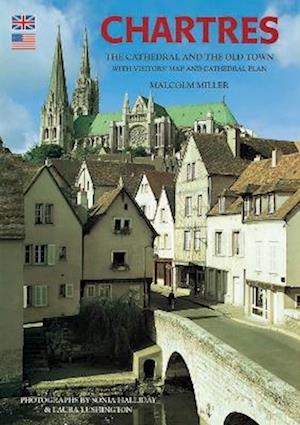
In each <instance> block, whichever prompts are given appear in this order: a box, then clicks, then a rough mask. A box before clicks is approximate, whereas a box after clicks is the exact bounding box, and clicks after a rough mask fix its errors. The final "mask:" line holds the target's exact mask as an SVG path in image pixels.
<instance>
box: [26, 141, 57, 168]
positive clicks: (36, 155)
mask: <svg viewBox="0 0 300 425" xmlns="http://www.w3.org/2000/svg"><path fill="white" fill-rule="evenodd" d="M63 153H64V150H63V148H62V147H61V146H59V145H54V144H49V145H46V144H45V145H40V146H38V145H35V146H33V147H32V148H30V149H29V151H27V152H26V153H25V154H24V159H25V161H28V162H31V163H33V164H36V165H43V164H44V163H45V160H46V158H60V157H61V156H62V155H63Z"/></svg>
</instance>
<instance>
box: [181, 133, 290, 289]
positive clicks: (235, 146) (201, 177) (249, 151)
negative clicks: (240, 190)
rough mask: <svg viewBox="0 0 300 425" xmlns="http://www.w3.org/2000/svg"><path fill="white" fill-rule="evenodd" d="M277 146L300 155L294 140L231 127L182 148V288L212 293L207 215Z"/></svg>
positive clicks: (197, 137)
mask: <svg viewBox="0 0 300 425" xmlns="http://www.w3.org/2000/svg"><path fill="white" fill-rule="evenodd" d="M274 147H276V148H277V149H280V151H281V152H283V153H284V154H292V153H295V152H298V149H297V147H296V144H295V143H292V142H287V141H277V140H267V139H258V138H253V137H249V136H248V135H245V136H244V137H241V134H240V130H239V129H238V128H237V127H235V126H227V127H226V134H197V133H193V134H192V135H191V136H190V139H189V140H188V143H187V145H186V146H185V147H184V149H183V150H182V159H181V167H180V169H179V171H178V173H177V176H176V192H175V193H176V194H175V201H176V219H175V265H176V283H177V285H179V286H187V287H189V288H193V289H194V292H195V294H196V293H198V292H199V291H201V292H203V293H204V294H205V293H207V291H205V266H206V251H207V222H206V220H207V213H208V211H209V210H210V209H211V208H212V207H213V206H214V205H215V203H216V202H217V200H218V196H219V194H220V193H221V192H222V191H223V190H224V189H227V188H229V187H230V186H231V185H232V184H233V183H234V181H235V180H237V178H238V177H239V175H240V174H241V173H242V171H243V170H244V169H245V168H246V166H247V164H248V163H249V162H248V161H249V160H253V159H254V158H268V157H270V156H271V155H272V150H274ZM224 295H225V294H223V296H224ZM219 297H221V295H220V294H219Z"/></svg>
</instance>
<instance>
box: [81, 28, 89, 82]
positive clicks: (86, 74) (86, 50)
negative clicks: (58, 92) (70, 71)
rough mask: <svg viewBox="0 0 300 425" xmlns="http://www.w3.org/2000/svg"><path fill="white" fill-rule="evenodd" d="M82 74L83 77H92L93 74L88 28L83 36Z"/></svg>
mask: <svg viewBox="0 0 300 425" xmlns="http://www.w3.org/2000/svg"><path fill="white" fill-rule="evenodd" d="M80 74H81V77H83V78H90V76H91V67H90V57H89V42H88V35H87V29H86V28H85V29H84V36H83V50H82V60H81V68H80Z"/></svg>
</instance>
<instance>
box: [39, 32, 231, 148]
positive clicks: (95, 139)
mask: <svg viewBox="0 0 300 425" xmlns="http://www.w3.org/2000/svg"><path fill="white" fill-rule="evenodd" d="M227 125H237V122H236V119H235V118H234V116H233V115H232V113H231V112H230V110H229V108H228V106H227V105H226V104H225V102H219V103H209V104H201V103H200V104H196V105H180V106H173V107H164V106H162V105H159V104H158V103H156V102H155V101H154V99H153V97H152V95H151V94H150V95H149V97H148V98H147V97H144V96H138V98H137V99H136V100H135V102H134V103H133V105H132V106H131V105H130V101H129V97H128V94H127V93H126V94H125V96H124V101H123V106H122V108H120V111H118V112H113V113H107V112H99V84H98V81H97V79H93V78H92V77H91V67H90V58H89V45H88V36H87V31H86V30H85V33H84V40H83V50H82V59H81V67H80V73H79V77H78V79H77V81H76V85H75V89H74V93H73V96H72V102H71V103H69V100H68V94H67V86H66V76H65V69H64V60H63V50H62V42H61V35H60V30H59V29H58V34H57V40H56V47H55V52H54V58H53V65H52V72H51V78H50V85H49V92H48V97H47V99H46V102H45V104H44V105H43V107H42V111H41V128H40V143H41V144H44V143H48V144H50V143H51V144H58V145H60V146H61V147H62V148H63V149H64V151H65V152H66V153H69V152H71V151H73V150H76V149H77V148H78V147H93V148H96V151H97V148H98V149H99V153H100V152H101V153H102V154H103V153H104V152H106V153H117V152H129V151H132V150H135V149H137V148H143V150H145V152H146V153H147V154H154V155H158V156H166V155H169V154H172V153H174V152H175V151H177V150H178V149H179V148H180V144H181V142H182V141H183V140H184V138H185V135H186V133H187V132H190V131H195V132H198V133H207V134H213V133H220V132H222V131H224V128H225V127H226V126H227Z"/></svg>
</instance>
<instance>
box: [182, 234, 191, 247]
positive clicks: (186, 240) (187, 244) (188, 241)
mask: <svg viewBox="0 0 300 425" xmlns="http://www.w3.org/2000/svg"><path fill="white" fill-rule="evenodd" d="M183 249H184V250H185V251H190V250H191V232H190V230H185V231H184V239H183Z"/></svg>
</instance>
